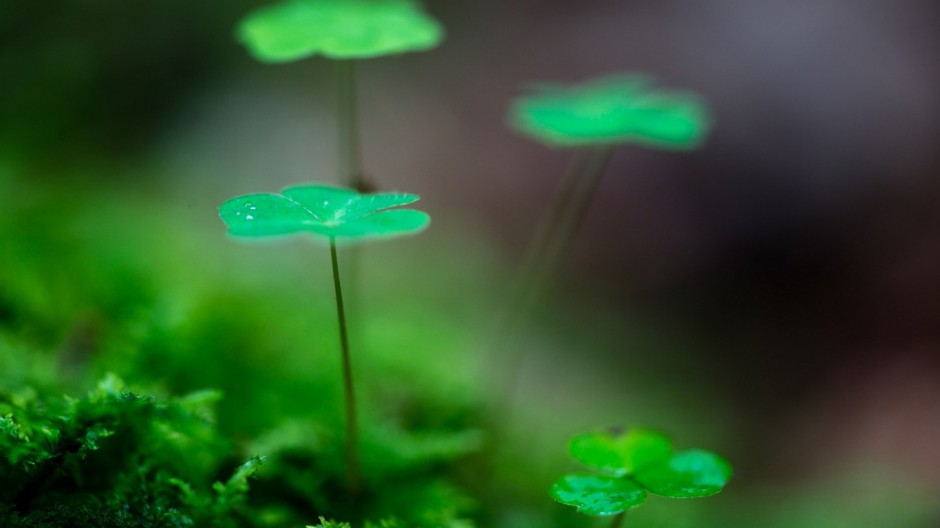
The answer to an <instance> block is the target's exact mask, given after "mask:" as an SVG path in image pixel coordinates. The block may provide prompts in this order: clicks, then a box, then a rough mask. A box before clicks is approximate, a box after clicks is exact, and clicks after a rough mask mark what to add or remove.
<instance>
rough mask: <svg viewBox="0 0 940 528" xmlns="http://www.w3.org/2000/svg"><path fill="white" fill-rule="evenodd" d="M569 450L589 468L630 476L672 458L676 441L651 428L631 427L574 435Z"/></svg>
mask: <svg viewBox="0 0 940 528" xmlns="http://www.w3.org/2000/svg"><path fill="white" fill-rule="evenodd" d="M568 450H569V451H570V452H571V456H572V457H574V459H575V460H577V461H579V462H581V463H582V464H584V465H586V466H588V467H592V468H594V469H599V470H601V471H607V472H611V473H614V474H616V475H626V474H629V473H633V472H635V471H637V470H638V469H640V468H642V467H645V466H647V465H649V464H651V463H655V462H661V461H664V460H668V459H669V456H670V455H671V454H672V442H671V441H670V440H669V439H668V438H666V437H665V436H663V435H661V434H659V433H657V432H655V431H650V430H647V429H630V430H629V431H627V432H625V433H611V432H608V431H598V432H593V433H585V434H582V435H578V436H576V437H574V438H572V439H571V443H570V444H569V445H568Z"/></svg>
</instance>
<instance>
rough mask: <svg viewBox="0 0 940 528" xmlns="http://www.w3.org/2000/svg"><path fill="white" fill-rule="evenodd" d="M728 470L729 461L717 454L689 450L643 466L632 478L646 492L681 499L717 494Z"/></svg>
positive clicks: (729, 474)
mask: <svg viewBox="0 0 940 528" xmlns="http://www.w3.org/2000/svg"><path fill="white" fill-rule="evenodd" d="M731 472H732V470H731V464H729V463H728V461H727V460H725V459H723V458H721V457H720V456H718V455H716V454H714V453H710V452H708V451H703V450H701V449H690V450H688V451H681V452H679V453H676V454H674V455H672V457H671V458H670V459H669V460H667V461H664V462H660V463H656V464H652V465H650V466H647V467H645V468H643V469H642V470H640V471H638V472H637V473H636V474H635V475H633V478H634V480H636V481H637V482H638V483H639V484H640V485H641V486H643V487H644V488H646V489H647V490H648V491H649V492H650V493H655V494H656V495H662V496H664V497H673V498H678V499H685V498H693V497H707V496H709V495H714V494H716V493H718V492H719V491H721V490H722V488H724V487H725V484H727V483H728V480H729V479H730V478H731Z"/></svg>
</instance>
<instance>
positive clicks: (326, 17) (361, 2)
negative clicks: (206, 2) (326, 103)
mask: <svg viewBox="0 0 940 528" xmlns="http://www.w3.org/2000/svg"><path fill="white" fill-rule="evenodd" d="M238 37H239V40H241V41H242V42H243V43H244V44H245V45H246V46H247V47H248V49H249V51H250V52H251V53H252V55H254V57H255V58H257V59H258V60H261V61H264V62H289V61H294V60H298V59H303V58H305V57H310V56H313V55H323V56H324V57H328V58H331V59H365V58H370V57H379V56H382V55H391V54H396V53H404V52H409V51H421V50H427V49H430V48H433V47H435V46H437V44H438V43H440V41H441V40H442V39H443V38H444V29H443V27H442V26H441V25H440V24H439V23H438V22H437V21H436V20H434V19H433V18H431V17H430V16H428V15H427V14H425V13H424V12H423V11H422V10H421V9H420V8H419V7H418V6H417V5H416V4H415V3H414V2H411V1H410V0H286V1H282V2H280V3H276V4H273V5H270V6H266V7H263V8H261V9H258V10H257V11H254V12H252V13H250V14H249V15H248V16H247V17H245V18H244V20H242V22H241V24H240V25H239V27H238Z"/></svg>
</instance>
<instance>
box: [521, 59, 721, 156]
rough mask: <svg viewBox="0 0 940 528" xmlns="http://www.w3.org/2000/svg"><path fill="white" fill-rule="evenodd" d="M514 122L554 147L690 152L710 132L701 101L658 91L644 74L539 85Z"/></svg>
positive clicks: (691, 97) (682, 93)
mask: <svg viewBox="0 0 940 528" xmlns="http://www.w3.org/2000/svg"><path fill="white" fill-rule="evenodd" d="M510 122H511V124H512V126H513V127H515V128H516V129H517V130H519V131H520V132H522V133H523V134H525V135H527V136H530V137H533V138H534V139H536V140H539V141H541V142H543V143H546V144H548V145H549V146H554V147H575V146H590V145H594V146H613V145H620V144H627V143H634V144H639V145H644V146H647V147H654V148H662V149H676V150H688V149H692V148H695V147H697V146H698V145H699V144H700V143H701V141H702V139H703V138H704V136H705V134H706V132H707V131H708V127H709V117H708V112H707V110H706V109H705V106H704V104H703V103H702V101H701V100H700V99H699V97H698V96H696V95H695V94H691V93H685V92H672V91H660V90H655V89H654V88H653V86H652V81H651V80H650V79H649V78H647V77H644V76H640V75H615V76H609V77H601V78H597V79H594V80H591V81H588V82H586V83H584V84H580V85H576V86H570V87H569V86H561V85H554V84H544V85H538V86H535V87H533V88H532V89H531V93H529V94H526V95H525V96H523V97H520V98H518V99H516V101H515V102H514V103H513V106H512V108H511V110H510Z"/></svg>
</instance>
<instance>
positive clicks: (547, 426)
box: [0, 0, 940, 528]
mask: <svg viewBox="0 0 940 528" xmlns="http://www.w3.org/2000/svg"><path fill="white" fill-rule="evenodd" d="M259 5H262V3H261V2H253V1H248V0H232V1H229V2H209V3H205V2H195V3H194V2H188V1H183V0H164V1H162V2H149V3H127V2H119V1H117V0H99V1H95V2H90V1H85V2H66V1H61V0H49V1H46V2H41V3H40V2H31V1H28V0H2V2H0V206H2V211H0V239H2V240H0V249H2V254H0V326H2V328H3V329H4V332H5V333H8V334H11V335H16V336H17V337H18V339H22V340H24V341H27V342H29V343H32V344H34V345H35V346H37V347H40V348H44V349H47V350H50V351H53V353H54V354H56V357H58V358H59V359H58V360H57V361H59V362H60V363H62V364H64V365H66V366H67V368H65V369H64V371H65V372H67V373H71V374H70V375H72V376H74V378H75V384H76V386H81V385H82V384H83V383H84V382H83V381H82V380H83V379H85V377H87V376H90V374H87V373H85V372H84V371H83V370H82V368H83V367H82V365H84V364H86V359H87V357H86V356H95V357H98V358H100V360H99V362H100V368H102V369H107V370H116V371H119V372H120V373H121V374H122V375H124V376H125V377H130V378H137V381H140V382H147V383H154V384H162V385H163V386H165V387H167V389H168V390H173V391H176V390H180V391H182V390H192V389H195V388H200V387H205V386H219V387H222V388H224V389H226V392H227V394H228V396H227V398H226V400H225V401H224V402H223V403H222V406H223V407H222V408H221V409H220V418H219V419H220V427H221V428H222V429H223V430H227V431H230V432H231V433H232V434H233V435H238V434H243V435H248V434H257V433H258V431H259V430H262V429H264V427H268V426H270V425H271V424H270V423H266V422H265V419H261V418H253V419H254V420H255V422H251V421H250V420H248V419H246V418H245V417H244V416H243V415H241V414H240V413H239V409H242V408H244V407H240V406H242V405H248V404H249V402H251V403H250V404H251V405H258V406H261V405H262V403H260V402H259V398H260V399H261V401H263V405H264V406H266V408H267V409H278V408H279V407H278V405H284V406H288V407H289V404H288V403H285V402H288V401H293V400H294V399H296V398H298V397H299V396H298V395H299V394H302V393H303V391H304V390H305V389H304V387H306V386H307V384H308V383H311V380H317V379H319V378H318V376H320V377H322V378H323V380H322V382H323V383H324V384H327V385H326V386H327V387H332V385H329V384H330V383H335V382H331V381H328V379H332V377H333V374H334V371H335V370H336V368H338V367H337V363H336V360H335V358H333V353H334V352H333V348H332V347H333V346H334V345H333V340H334V339H335V337H334V336H333V335H332V332H334V328H333V327H332V326H331V325H332V324H334V323H333V321H332V319H331V317H333V315H332V312H331V306H332V305H331V302H332V298H331V293H330V289H329V288H330V283H329V269H328V260H327V256H326V254H325V251H323V248H322V247H321V246H318V245H316V244H308V243H306V241H302V240H294V241H291V242H285V243H283V244H251V245H245V244H239V243H235V242H233V241H231V240H228V239H227V238H226V237H225V231H224V226H223V224H222V223H221V221H220V220H219V219H218V216H217V207H218V205H219V204H220V203H221V202H222V201H224V200H226V199H227V198H230V197H232V196H234V195H237V194H242V193H249V192H275V191H277V190H279V189H280V188H281V187H283V186H286V185H289V184H294V183H299V182H305V181H320V182H336V181H338V178H337V176H336V172H337V170H336V167H337V159H336V150H337V146H336V143H335V124H334V118H335V115H334V112H333V109H334V102H335V95H336V94H335V90H334V88H335V86H334V81H333V78H332V75H331V74H332V67H331V65H330V64H329V62H328V61H326V60H323V59H309V60H304V61H300V62H296V63H292V64H287V65H277V66H271V65H263V64H261V63H258V62H255V61H254V60H252V59H251V58H250V57H249V56H248V54H247V53H246V52H245V51H244V49H243V48H242V47H241V46H240V45H238V44H237V43H236V42H235V39H234V38H233V28H234V26H235V24H236V23H237V21H238V20H239V19H240V18H241V17H242V16H243V15H244V14H245V13H246V12H248V11H250V10H251V9H253V8H255V7H257V6H259ZM426 8H427V9H428V11H429V12H431V13H432V14H433V15H434V16H435V17H437V18H438V19H439V20H440V21H441V22H442V23H443V24H444V26H445V27H446V28H447V32H448V36H447V39H446V41H445V42H444V44H443V45H442V46H441V47H440V48H438V49H436V50H434V51H431V52H427V53H416V54H407V55H401V56H397V57H391V58H384V59H381V60H368V61H363V62H361V63H359V64H358V66H357V73H358V75H359V86H358V96H359V102H360V117H361V136H362V148H363V157H364V167H365V170H366V172H367V173H368V175H369V176H370V177H371V178H372V179H373V180H374V182H375V183H376V185H377V186H378V188H380V189H382V190H402V191H408V192H414V193H417V194H420V195H421V196H422V201H421V202H420V205H421V208H422V209H424V210H426V211H428V212H430V213H431V215H432V217H433V219H434V223H433V225H432V228H431V229H430V230H429V231H428V232H427V233H425V234H423V235H421V236H420V237H416V238H414V239H407V240H404V241H401V242H394V243H379V244H376V245H374V246H370V247H368V248H366V249H365V251H364V252H363V256H362V262H361V263H360V265H361V268H362V269H361V273H362V275H363V278H362V281H361V282H362V283H361V284H360V285H359V286H358V287H357V298H356V299H355V300H354V301H353V302H352V308H353V310H354V315H353V318H354V320H359V321H361V327H360V328H361V330H358V331H356V330H354V331H353V332H354V333H353V340H354V342H355V341H356V339H359V340H360V342H361V343H362V346H363V348H364V349H367V350H370V351H371V352H367V353H366V358H367V359H363V360H362V364H363V367H362V369H361V370H360V375H361V376H362V377H363V378H364V379H365V380H366V381H365V384H366V385H367V386H370V387H372V388H371V389H366V391H367V392H369V391H372V392H374V393H375V394H377V395H379V396H381V397H378V396H377V398H378V399H379V400H380V401H386V402H387V401H391V400H388V399H383V398H385V397H386V396H387V395H388V394H400V393H401V392H402V391H403V390H405V388H409V390H411V389H414V387H416V386H417V387H420V388H419V389H414V390H418V391H419V392H420V391H426V392H427V393H428V394H434V395H436V397H439V398H441V399H443V400H447V401H451V402H452V401H455V400H457V401H464V400H466V401H467V402H469V403H467V405H468V406H469V407H473V406H474V405H477V404H479V402H480V401H483V400H486V398H487V396H486V395H487V393H488V392H491V391H495V390H498V389H497V385H498V383H496V382H494V381H493V380H495V379H498V378H499V375H500V372H501V371H502V370H503V369H505V368H508V367H507V366H506V364H505V363H504V362H503V361H502V359H503V358H501V357H500V355H499V354H494V353H493V351H492V350H486V349H485V347H486V346H487V340H486V337H487V335H488V333H489V331H490V329H491V327H492V324H493V317H494V316H495V315H496V314H497V313H498V311H499V308H500V307H501V306H502V304H503V303H505V300H506V295H505V292H506V291H507V289H508V288H509V287H510V283H511V281H512V280H513V272H514V271H516V266H517V265H518V263H519V261H520V259H521V258H522V255H523V254H524V252H525V248H526V244H527V242H528V240H529V239H530V237H531V236H532V235H533V233H534V231H535V228H536V226H537V224H538V221H539V219H540V218H541V216H542V215H543V214H544V213H545V211H546V208H547V205H548V203H549V201H550V199H551V196H552V194H553V192H554V190H555V189H556V187H557V184H558V183H559V181H560V179H561V176H562V174H563V173H564V171H565V169H566V167H567V165H568V164H569V163H570V162H571V160H572V157H573V153H572V152H571V151H568V150H560V149H555V150H553V149H548V148H545V147H543V146H541V145H539V144H536V143H534V142H532V141H530V140H528V139H526V138H524V137H522V136H520V135H518V134H516V133H514V132H513V131H511V130H510V129H509V128H508V127H507V126H506V111H507V107H508V104H509V102H510V101H511V100H512V98H513V97H515V96H517V95H518V94H519V93H521V92H520V90H521V89H522V88H524V87H525V86H526V85H527V84H529V83H532V82H536V81H559V82H572V83H573V82H580V81H583V80H587V79H589V78H591V77H594V76H598V75H603V74H608V73H614V72H643V73H647V74H649V75H652V76H654V77H655V78H657V79H658V80H659V82H660V83H661V85H662V86H664V87H667V88H677V89H688V90H692V91H695V92H697V93H699V94H701V95H702V96H703V98H704V99H705V100H706V101H708V103H709V105H710V107H711V109H712V111H713V114H714V116H715V126H714V129H713V132H712V134H711V135H710V137H709V139H708V140H707V141H706V143H705V144H704V146H703V147H702V148H701V149H699V150H697V151H695V152H693V153H686V154H676V153H666V152H660V151H654V150H644V149H641V148H629V147H625V148H621V149H618V150H617V152H616V154H615V157H614V158H613V161H612V164H611V166H610V168H609V170H608V172H607V174H606V175H605V177H604V179H603V180H602V183H601V186H600V188H599V190H598V194H597V195H596V198H595V200H594V201H593V205H592V208H591V210H590V211H589V213H588V216H587V218H586V219H585V223H584V225H583V226H582V229H581V231H580V232H579V235H578V237H577V240H576V242H575V245H574V247H573V248H572V249H571V251H570V253H569V254H568V255H567V257H566V260H565V263H564V266H563V268H562V270H561V272H560V275H559V276H558V280H557V284H556V285H555V288H554V289H553V292H552V295H551V296H550V297H548V298H547V299H545V302H544V303H543V305H542V306H541V308H540V309H539V311H538V313H537V316H536V317H535V320H534V322H533V324H532V327H531V329H530V332H529V333H528V334H527V336H526V339H525V343H526V345H525V348H526V353H525V355H524V369H523V374H522V376H521V378H520V379H519V380H518V386H517V387H516V389H515V392H514V399H513V404H512V406H511V410H510V411H508V412H507V414H506V415H505V420H506V422H507V423H508V424H510V425H509V428H510V429H511V433H510V437H511V438H512V440H511V442H513V446H514V447H512V448H510V449H509V453H510V454H509V455H507V460H515V462H514V463H518V464H520V465H521V466H525V468H524V469H519V471H518V472H517V474H516V477H513V476H512V475H509V476H506V475H504V476H503V478H504V479H505V485H506V486H507V489H512V490H514V491H513V492H512V493H511V494H510V495H511V496H512V497H513V500H512V501H507V502H511V503H512V504H514V506H505V507H503V508H502V509H496V508H492V507H489V508H490V510H488V511H487V513H486V514H485V516H487V518H488V522H489V523H491V524H492V525H494V526H496V525H500V526H513V525H519V526H534V525H538V523H541V524H542V525H549V524H548V523H550V522H551V523H556V524H557V525H559V526H560V525H564V522H567V521H563V520H557V519H558V518H560V519H566V518H565V517H564V515H565V514H563V513H560V511H561V510H562V509H563V507H561V506H559V505H555V504H552V503H551V501H550V499H549V498H548V496H547V494H546V492H545V490H546V489H547V487H548V484H550V483H551V482H552V480H554V478H556V477H557V475H559V474H560V473H561V472H562V471H564V470H565V469H567V468H569V467H570V463H569V462H568V461H567V459H566V453H565V449H564V445H565V441H566V439H567V438H568V437H570V436H571V435H572V434H574V433H577V432H581V431H584V430H589V429H592V428H596V427H600V426H607V425H613V424H623V425H648V426H652V427H656V428H659V429H662V430H664V431H667V432H669V433H671V434H672V435H673V436H674V437H675V438H676V439H677V443H678V444H679V445H680V446H690V447H691V446H701V447H705V448H709V449H714V450H716V451H719V452H721V453H723V454H725V455H727V456H728V458H730V459H731V460H732V461H733V462H734V464H735V467H736V478H735V480H734V481H733V483H732V485H731V486H730V487H729V488H728V490H727V491H726V492H725V493H723V494H722V495H720V496H718V497H716V498H714V499H709V500H707V501H700V502H699V501H689V502H688V503H686V502H682V503H681V504H680V505H679V506H675V505H673V504H671V503H670V504H668V505H667V504H665V501H663V504H658V503H657V504H652V505H651V506H650V507H649V508H647V507H644V508H641V509H640V510H638V511H637V512H636V514H635V519H636V520H635V521H632V522H635V524H634V525H635V526H638V527H640V526H650V527H651V526H703V525H709V526H711V525H714V526H742V527H745V526H762V527H763V526H768V527H776V526H780V527H783V526H787V527H793V526H800V527H823V528H828V527H842V526H845V527H848V526H852V527H860V526H866V527H867V526H871V527H882V526H884V527H887V526H891V527H932V526H938V525H940V507H938V501H937V500H936V497H937V496H938V495H937V493H938V491H940V208H938V206H937V203H938V200H940V61H938V60H937V57H938V53H940V4H938V3H937V2H935V1H932V0H895V1H893V2H882V1H875V0H812V1H811V0H790V1H786V2H784V1H768V2H752V1H748V0H720V1H716V2H695V1H690V0H660V1H656V2H653V1H647V0H635V1H634V0H607V1H601V0H598V1H592V2H570V1H565V0H543V1H539V2H536V1H530V0H517V1H513V2H498V1H495V0H485V1H477V2H444V1H440V0H429V1H428V2H426ZM307 310H310V311H309V312H308V311H307ZM310 321H316V322H317V323H316V324H312V323H310ZM311 324H312V326H311ZM236 328H237V330H236ZM357 332H358V334H357ZM309 333H313V334H314V335H313V336H312V337H303V336H306V335H308V334H309ZM357 335H358V337H357ZM180 336H184V337H185V338H184V339H181V338H180ZM181 342H185V344H180V343H181ZM321 342H322V343H323V344H322V347H321V348H322V356H323V361H324V362H325V363H315V364H309V358H306V357H295V356H296V354H294V352H295V351H296V350H295V349H297V350H301V351H302V349H303V348H304V347H308V346H309V347H312V348H316V347H317V346H320V345H317V343H321ZM148 347H149V348H148ZM208 348H211V349H212V350H213V351H214V352H211V353H209V352H206V353H205V355H200V354H202V352H201V351H202V350H204V349H208ZM148 350H152V351H154V352H153V353H152V354H150V355H148V352H147V351H148ZM317 350H319V348H318V349H317ZM157 351H159V353H157ZM167 351H175V352H173V353H169V352H167ZM298 353H299V352H298ZM63 358H64V359H63ZM321 367H322V368H321ZM96 368H99V367H96ZM288 373H289V375H292V376H294V378H296V379H295V381H296V383H294V384H293V385H292V384H291V383H283V384H282V383H281V380H282V379H283V378H282V376H285V375H288ZM248 377H252V378H253V379H255V380H256V381H254V382H252V383H254V387H255V388H256V389H259V390H261V389H264V388H265V387H267V388H268V390H266V391H265V393H264V396H263V397H259V395H258V393H248V392H247V390H246V389H245V378H248ZM380 380H381V381H380ZM416 380H417V381H416ZM292 391H293V392H292ZM323 392H324V394H326V393H329V390H328V389H324V391H323ZM324 397H327V396H324ZM331 397H333V398H339V396H338V395H334V396H331ZM337 401H338V400H337ZM226 406H228V407H226ZM226 409H227V411H226ZM271 412H272V413H275V414H276V412H277V411H271ZM240 420H241V421H240ZM268 421H269V422H273V421H274V419H273V418H271V419H270V420H268ZM513 457H515V458H513ZM510 473H511V474H512V473H514V472H510ZM549 519H556V520H554V521H550V520H549ZM631 520H632V519H631Z"/></svg>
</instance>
